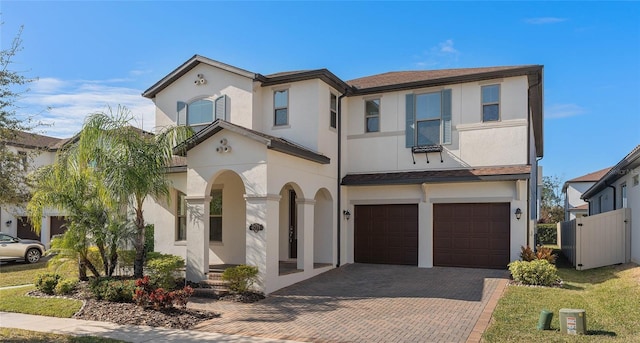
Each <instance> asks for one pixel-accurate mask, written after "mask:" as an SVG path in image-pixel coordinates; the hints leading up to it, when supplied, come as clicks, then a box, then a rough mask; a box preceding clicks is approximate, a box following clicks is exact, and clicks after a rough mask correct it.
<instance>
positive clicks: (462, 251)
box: [433, 203, 510, 269]
mask: <svg viewBox="0 0 640 343" xmlns="http://www.w3.org/2000/svg"><path fill="white" fill-rule="evenodd" d="M433 206H434V208H433V244H434V250H433V259H434V265H436V266H453V267H472V268H474V267H475V268H500V269H504V268H506V265H507V264H508V263H509V254H510V252H509V250H510V249H509V247H510V206H509V204H508V203H464V204H434V205H433Z"/></svg>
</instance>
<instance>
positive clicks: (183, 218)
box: [176, 192, 187, 241]
mask: <svg viewBox="0 0 640 343" xmlns="http://www.w3.org/2000/svg"><path fill="white" fill-rule="evenodd" d="M176 203H177V204H176V207H177V208H176V241H186V240H187V200H186V195H185V194H184V193H182V192H178V201H176Z"/></svg>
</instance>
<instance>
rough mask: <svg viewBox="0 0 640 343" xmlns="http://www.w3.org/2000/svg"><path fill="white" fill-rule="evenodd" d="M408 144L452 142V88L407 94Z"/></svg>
mask: <svg viewBox="0 0 640 343" xmlns="http://www.w3.org/2000/svg"><path fill="white" fill-rule="evenodd" d="M406 106H407V107H406V115H407V125H406V136H407V137H406V146H407V147H408V148H410V147H412V146H425V145H440V144H450V143H451V90H450V89H444V90H442V91H440V92H431V93H422V94H407V96H406Z"/></svg>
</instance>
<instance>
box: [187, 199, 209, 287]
mask: <svg viewBox="0 0 640 343" xmlns="http://www.w3.org/2000/svg"><path fill="white" fill-rule="evenodd" d="M185 200H186V202H187V267H186V268H187V280H189V281H193V282H200V281H202V280H204V279H206V276H207V273H209V202H210V201H211V197H209V196H206V197H203V196H187V197H186V198H185Z"/></svg>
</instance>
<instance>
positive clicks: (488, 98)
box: [482, 85, 500, 122]
mask: <svg viewBox="0 0 640 343" xmlns="http://www.w3.org/2000/svg"><path fill="white" fill-rule="evenodd" d="M498 120H500V85H489V86H482V121H483V122H486V121H498Z"/></svg>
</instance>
